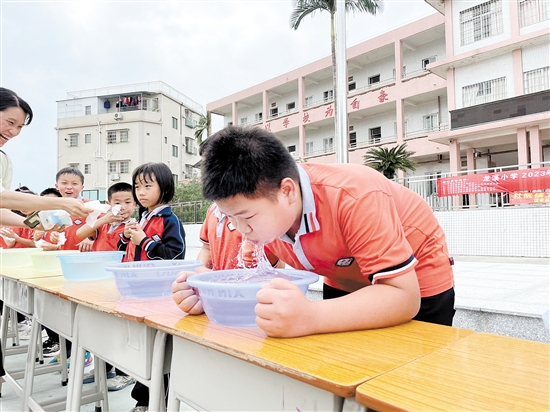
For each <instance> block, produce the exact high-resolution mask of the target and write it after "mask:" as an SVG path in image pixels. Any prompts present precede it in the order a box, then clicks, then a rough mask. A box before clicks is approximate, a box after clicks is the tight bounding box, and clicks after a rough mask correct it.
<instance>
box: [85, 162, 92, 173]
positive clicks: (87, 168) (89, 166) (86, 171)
mask: <svg viewBox="0 0 550 412" xmlns="http://www.w3.org/2000/svg"><path fill="white" fill-rule="evenodd" d="M91 173H92V165H91V164H89V163H87V164H85V165H84V174H85V175H89V174H91Z"/></svg>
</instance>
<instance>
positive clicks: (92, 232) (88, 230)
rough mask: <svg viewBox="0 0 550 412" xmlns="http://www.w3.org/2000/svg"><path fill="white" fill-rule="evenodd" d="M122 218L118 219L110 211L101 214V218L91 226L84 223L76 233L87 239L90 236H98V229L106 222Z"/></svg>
mask: <svg viewBox="0 0 550 412" xmlns="http://www.w3.org/2000/svg"><path fill="white" fill-rule="evenodd" d="M118 220H120V219H118V218H117V217H116V216H113V214H112V213H111V212H108V213H106V214H104V215H103V216H101V217H100V218H99V219H97V220H96V222H95V223H94V225H93V226H90V225H89V224H87V223H84V224H83V225H82V226H80V227H79V228H78V230H77V231H76V235H77V236H78V237H79V238H81V239H86V238H88V237H96V236H97V230H98V229H99V228H100V227H101V226H103V225H106V224H109V223H113V222H116V221H118Z"/></svg>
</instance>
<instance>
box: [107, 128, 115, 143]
mask: <svg viewBox="0 0 550 412" xmlns="http://www.w3.org/2000/svg"><path fill="white" fill-rule="evenodd" d="M107 143H109V144H113V143H116V130H109V131H108V132H107Z"/></svg>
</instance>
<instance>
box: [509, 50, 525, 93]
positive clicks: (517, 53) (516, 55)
mask: <svg viewBox="0 0 550 412" xmlns="http://www.w3.org/2000/svg"><path fill="white" fill-rule="evenodd" d="M512 65H513V69H514V95H515V96H522V95H523V94H524V93H525V92H524V91H523V61H522V55H521V49H515V50H512Z"/></svg>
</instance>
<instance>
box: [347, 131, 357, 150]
mask: <svg viewBox="0 0 550 412" xmlns="http://www.w3.org/2000/svg"><path fill="white" fill-rule="evenodd" d="M349 147H357V132H351V133H350V134H349Z"/></svg>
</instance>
